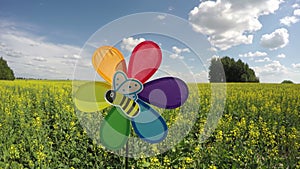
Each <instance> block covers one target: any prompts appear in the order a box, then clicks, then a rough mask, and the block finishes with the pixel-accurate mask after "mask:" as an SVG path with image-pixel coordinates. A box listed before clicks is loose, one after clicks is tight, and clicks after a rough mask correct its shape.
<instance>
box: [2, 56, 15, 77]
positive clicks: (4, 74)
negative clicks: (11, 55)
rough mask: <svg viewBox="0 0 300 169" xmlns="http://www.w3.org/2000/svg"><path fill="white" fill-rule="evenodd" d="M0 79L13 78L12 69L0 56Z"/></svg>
mask: <svg viewBox="0 0 300 169" xmlns="http://www.w3.org/2000/svg"><path fill="white" fill-rule="evenodd" d="M0 80H15V75H14V72H13V70H12V69H11V68H10V67H9V66H8V65H7V62H6V60H4V59H3V58H2V57H1V58H0Z"/></svg>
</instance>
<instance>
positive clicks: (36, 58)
mask: <svg viewBox="0 0 300 169" xmlns="http://www.w3.org/2000/svg"><path fill="white" fill-rule="evenodd" d="M33 60H35V61H39V62H46V61H47V59H45V58H43V57H35V58H33Z"/></svg>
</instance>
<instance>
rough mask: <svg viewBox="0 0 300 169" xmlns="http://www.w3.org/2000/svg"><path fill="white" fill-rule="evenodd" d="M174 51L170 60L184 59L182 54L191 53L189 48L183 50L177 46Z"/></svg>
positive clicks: (173, 48)
mask: <svg viewBox="0 0 300 169" xmlns="http://www.w3.org/2000/svg"><path fill="white" fill-rule="evenodd" d="M172 51H173V53H172V54H170V55H169V56H170V58H172V59H176V58H179V59H184V57H183V56H182V55H181V54H182V53H184V52H186V53H190V52H191V51H190V50H189V49H188V48H182V49H181V48H178V47H177V46H173V47H172Z"/></svg>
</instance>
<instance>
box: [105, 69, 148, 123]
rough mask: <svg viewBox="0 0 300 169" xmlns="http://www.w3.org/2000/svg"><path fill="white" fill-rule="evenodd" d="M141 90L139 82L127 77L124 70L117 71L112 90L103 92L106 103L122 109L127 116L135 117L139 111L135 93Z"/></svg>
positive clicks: (141, 86)
mask: <svg viewBox="0 0 300 169" xmlns="http://www.w3.org/2000/svg"><path fill="white" fill-rule="evenodd" d="M142 90H143V85H142V83H141V82H139V81H138V80H135V79H128V78H127V76H126V74H125V73H124V72H121V71H118V72H116V73H115V75H114V78H113V90H108V91H107V92H106V93H105V99H106V101H107V102H108V103H110V104H112V105H114V106H117V107H119V108H121V109H122V110H123V112H124V113H125V115H127V116H128V117H129V118H133V117H136V116H137V115H138V113H139V111H140V108H139V105H138V104H137V102H136V100H137V94H138V93H139V92H141V91H142Z"/></svg>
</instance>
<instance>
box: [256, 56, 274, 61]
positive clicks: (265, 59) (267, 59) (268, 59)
mask: <svg viewBox="0 0 300 169" xmlns="http://www.w3.org/2000/svg"><path fill="white" fill-rule="evenodd" d="M270 61H271V59H270V58H269V57H265V58H263V59H258V60H255V62H270Z"/></svg>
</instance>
